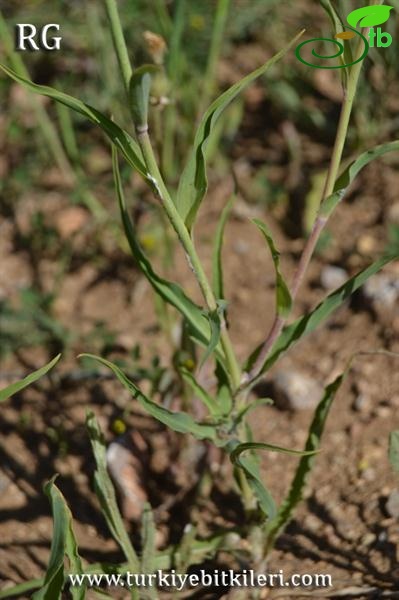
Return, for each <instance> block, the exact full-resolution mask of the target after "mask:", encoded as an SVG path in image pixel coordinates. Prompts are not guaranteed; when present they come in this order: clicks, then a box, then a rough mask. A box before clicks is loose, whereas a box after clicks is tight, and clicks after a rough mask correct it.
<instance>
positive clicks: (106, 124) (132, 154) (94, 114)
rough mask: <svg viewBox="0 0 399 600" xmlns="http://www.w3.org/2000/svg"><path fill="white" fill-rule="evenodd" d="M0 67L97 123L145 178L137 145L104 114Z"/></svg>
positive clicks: (29, 87)
mask: <svg viewBox="0 0 399 600" xmlns="http://www.w3.org/2000/svg"><path fill="white" fill-rule="evenodd" d="M0 68H1V69H3V71H4V72H5V73H6V74H7V75H8V76H9V77H11V78H12V79H14V81H16V82H17V83H20V84H22V85H23V86H24V87H25V88H27V89H28V90H30V91H31V92H34V93H36V94H41V95H42V96H47V97H49V98H52V99H53V100H56V101H57V102H60V103H61V104H64V105H65V106H67V107H68V108H71V109H72V110H74V111H75V112H77V113H79V114H81V115H83V116H84V117H86V118H87V119H88V120H89V121H91V122H92V123H94V124H95V125H98V126H99V127H100V128H101V129H102V130H103V131H104V133H105V134H106V135H107V136H108V138H109V139H110V140H111V142H112V143H113V144H114V145H115V146H116V147H117V148H118V149H119V150H120V151H121V152H122V154H123V156H124V157H125V159H126V160H127V162H128V163H129V164H130V165H131V166H132V167H133V168H134V169H135V170H136V171H138V172H139V173H140V174H141V175H142V176H143V177H145V178H146V179H147V169H146V167H145V165H144V160H143V156H142V153H141V150H140V147H139V145H138V144H137V142H135V140H134V139H133V138H132V137H131V136H130V135H129V134H128V133H127V132H126V131H124V130H123V129H121V128H120V127H119V126H118V125H116V123H114V122H113V121H111V120H110V119H108V118H107V117H106V116H105V115H103V114H102V113H101V112H99V111H98V110H96V109H95V108H93V107H92V106H89V105H88V104H85V103H84V102H82V101H81V100H78V99H77V98H74V97H73V96H69V95H68V94H64V93H63V92H60V91H58V90H55V89H54V88H51V87H48V86H45V85H38V84H36V83H33V81H29V80H28V79H25V78H24V77H20V76H19V75H18V74H17V73H15V71H13V70H12V69H9V68H8V67H6V66H5V65H2V64H0Z"/></svg>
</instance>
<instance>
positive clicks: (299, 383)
mask: <svg viewBox="0 0 399 600" xmlns="http://www.w3.org/2000/svg"><path fill="white" fill-rule="evenodd" d="M274 388H275V392H276V398H275V400H276V406H277V407H279V408H282V409H289V410H297V411H299V410H307V409H311V408H315V407H316V406H317V404H318V403H319V401H320V399H321V397H322V393H323V388H322V387H321V385H320V384H319V383H318V382H317V381H315V380H314V379H313V378H311V377H308V376H307V375H303V374H302V373H299V372H298V371H292V370H291V371H279V372H278V373H276V375H275V377H274Z"/></svg>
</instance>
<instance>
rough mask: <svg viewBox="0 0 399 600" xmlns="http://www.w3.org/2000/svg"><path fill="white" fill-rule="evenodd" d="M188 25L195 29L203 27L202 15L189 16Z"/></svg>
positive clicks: (198, 29)
mask: <svg viewBox="0 0 399 600" xmlns="http://www.w3.org/2000/svg"><path fill="white" fill-rule="evenodd" d="M190 27H191V29H195V30H196V31H203V30H204V29H205V19H204V17H203V16H202V15H198V14H194V15H191V16H190Z"/></svg>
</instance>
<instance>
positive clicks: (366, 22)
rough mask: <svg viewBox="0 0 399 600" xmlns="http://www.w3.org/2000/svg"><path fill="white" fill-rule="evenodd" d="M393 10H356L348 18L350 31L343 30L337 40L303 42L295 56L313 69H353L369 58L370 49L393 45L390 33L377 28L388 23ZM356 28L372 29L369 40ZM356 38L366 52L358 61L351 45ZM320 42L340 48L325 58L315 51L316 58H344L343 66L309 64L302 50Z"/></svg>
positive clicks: (323, 39)
mask: <svg viewBox="0 0 399 600" xmlns="http://www.w3.org/2000/svg"><path fill="white" fill-rule="evenodd" d="M393 8H394V7H393V6H381V5H376V6H364V7H363V8H357V9H356V10H353V11H352V12H351V13H349V15H348V16H347V19H346V20H347V21H348V23H349V27H348V26H347V29H348V30H349V31H346V30H343V31H342V32H341V33H337V34H336V35H335V39H331V38H314V39H312V40H306V41H305V42H302V43H301V44H299V46H297V48H296V50H295V54H296V56H297V58H298V59H299V60H300V61H301V62H302V63H303V64H304V65H307V66H308V67H312V68H313V69H344V68H345V67H351V66H352V65H355V64H356V63H358V62H360V61H362V60H363V59H364V58H365V57H366V56H367V54H368V51H369V49H370V48H374V47H375V46H377V47H378V48H387V47H388V46H390V45H391V44H392V36H391V35H390V34H389V33H386V32H385V31H382V29H381V27H377V26H378V25H382V24H383V23H385V22H386V21H388V19H389V15H390V12H391V10H392V9H393ZM340 21H341V19H340ZM341 24H342V28H343V29H344V25H343V23H342V21H341ZM356 27H361V28H363V27H367V28H370V30H369V33H368V39H367V38H366V36H365V35H363V34H362V33H360V31H358V30H357V29H356ZM375 27H377V29H375ZM355 37H360V38H361V39H362V41H363V44H364V50H363V52H362V54H361V56H360V57H359V58H358V59H357V60H353V57H352V51H351V48H350V44H349V43H350V40H351V39H352V38H355ZM339 40H343V41H344V43H341V42H340V41H339ZM319 41H321V42H332V43H333V44H335V45H336V46H338V48H339V49H338V52H336V53H335V54H331V55H325V56H323V55H321V54H318V53H317V52H316V50H314V49H313V50H312V55H313V56H314V57H315V58H319V59H326V60H327V59H333V58H339V57H343V59H341V63H342V64H340V65H334V66H330V65H329V66H325V65H316V64H313V63H311V62H308V61H307V60H305V59H304V58H303V57H302V49H303V48H304V46H306V45H307V44H313V43H314V42H319ZM345 42H347V45H345Z"/></svg>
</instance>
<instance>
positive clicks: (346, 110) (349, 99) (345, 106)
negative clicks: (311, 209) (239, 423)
mask: <svg viewBox="0 0 399 600" xmlns="http://www.w3.org/2000/svg"><path fill="white" fill-rule="evenodd" d="M360 54H361V43H360V42H359V46H358V49H357V57H358V56H360ZM362 63H363V61H361V62H359V63H357V64H355V65H354V66H353V67H352V68H351V70H350V72H349V77H348V83H347V87H346V89H345V90H344V99H343V103H342V108H341V114H340V118H339V122H338V128H337V133H336V137H335V143H334V148H333V151H332V155H331V161H330V166H329V169H328V172H327V177H326V181H325V184H324V188H323V192H322V196H321V202H320V205H322V203H323V201H324V200H325V199H326V198H328V196H330V195H331V194H332V193H333V191H334V185H335V181H336V179H337V177H338V172H339V168H340V165H341V160H342V154H343V150H344V146H345V140H346V137H347V133H348V126H349V120H350V116H351V112H352V107H353V101H354V98H355V94H356V89H357V84H358V81H359V75H360V71H361V68H362ZM327 221H328V217H326V216H324V215H322V214H321V213H320V212H319V214H318V216H317V217H316V220H315V222H314V224H313V228H312V231H311V234H310V236H309V237H308V239H307V241H306V244H305V247H304V249H303V252H302V255H301V258H300V260H299V264H298V267H297V269H296V271H295V274H294V278H293V280H292V284H291V289H290V292H291V297H292V299H293V300H295V298H296V296H297V294H298V290H299V288H300V286H301V284H302V283H303V280H304V278H305V275H306V272H307V269H308V266H309V263H310V260H311V258H312V256H313V252H314V250H315V248H316V245H317V242H318V240H319V238H320V234H321V232H322V231H323V229H324V227H325V225H326V223H327ZM286 320H287V319H286V318H282V317H280V316H279V315H278V314H277V311H276V316H275V318H274V321H273V324H272V327H271V329H270V332H269V334H268V335H267V337H266V340H265V342H264V343H263V345H262V347H261V350H260V352H259V355H258V357H257V359H256V361H255V363H254V365H253V367H252V369H251V370H250V371H249V372H248V373H244V374H243V377H242V381H241V389H244V388H247V387H248V386H250V385H251V384H253V383H254V382H255V381H256V380H257V379H258V377H259V376H260V375H261V374H262V371H263V368H264V365H265V362H266V359H267V357H268V356H269V353H270V351H271V349H272V347H273V345H274V342H275V341H276V340H277V338H278V337H279V335H280V333H281V331H282V329H283V327H284V325H285V323H286Z"/></svg>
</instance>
